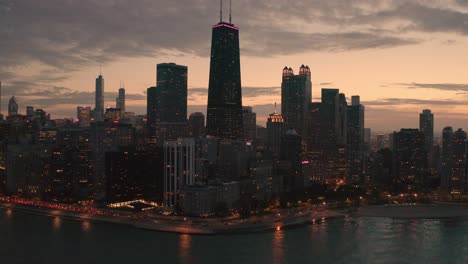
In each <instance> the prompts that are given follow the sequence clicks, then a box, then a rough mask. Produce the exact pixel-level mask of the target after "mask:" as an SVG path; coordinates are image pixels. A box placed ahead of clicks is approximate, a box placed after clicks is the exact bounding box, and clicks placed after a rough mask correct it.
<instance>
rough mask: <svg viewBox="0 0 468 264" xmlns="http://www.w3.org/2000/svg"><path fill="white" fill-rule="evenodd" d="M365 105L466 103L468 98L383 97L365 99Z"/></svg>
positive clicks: (442, 104)
mask: <svg viewBox="0 0 468 264" xmlns="http://www.w3.org/2000/svg"><path fill="white" fill-rule="evenodd" d="M362 104H363V105H364V106H393V105H438V106H444V105H448V106H450V105H453V106H455V105H466V104H468V100H430V99H414V98H383V99H379V100H372V101H364V102H362Z"/></svg>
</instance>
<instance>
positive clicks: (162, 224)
mask: <svg viewBox="0 0 468 264" xmlns="http://www.w3.org/2000/svg"><path fill="white" fill-rule="evenodd" d="M0 207H4V208H8V209H10V210H17V211H22V212H26V213H34V214H40V215H46V216H51V217H62V218H65V219H70V220H76V221H96V222H105V223H111V224H119V225H127V226H133V227H135V228H140V229H146V230H152V231H159V232H171V233H180V234H191V235H225V234H244V233H252V232H267V231H274V230H281V229H285V228H289V227H293V226H299V225H306V224H314V223H320V222H321V221H324V220H326V219H330V218H337V217H345V215H346V212H345V211H343V210H328V209H325V208H321V209H315V208H313V207H304V208H302V210H297V209H296V210H293V211H288V213H285V212H286V210H281V212H282V214H268V215H262V216H252V217H249V218H245V219H242V218H234V219H222V218H187V217H181V216H176V217H174V216H164V215H157V216H155V215H141V214H116V213H114V212H112V211H106V210H102V209H101V210H98V209H95V210H94V209H93V210H91V209H89V210H76V209H75V208H74V207H70V208H73V209H72V210H70V208H68V207H63V206H56V207H57V208H48V207H45V206H43V207H35V206H31V205H25V204H22V203H13V202H7V201H0ZM61 207H63V208H61Z"/></svg>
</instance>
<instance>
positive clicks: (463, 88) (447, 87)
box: [396, 82, 468, 91]
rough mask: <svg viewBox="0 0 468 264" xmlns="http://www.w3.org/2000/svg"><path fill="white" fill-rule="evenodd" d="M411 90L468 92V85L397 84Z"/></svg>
mask: <svg viewBox="0 0 468 264" xmlns="http://www.w3.org/2000/svg"><path fill="white" fill-rule="evenodd" d="M396 85H399V86H406V87H407V88H409V89H436V90H443V91H468V84H466V83H415V82H413V83H396Z"/></svg>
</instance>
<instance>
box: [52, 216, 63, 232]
mask: <svg viewBox="0 0 468 264" xmlns="http://www.w3.org/2000/svg"><path fill="white" fill-rule="evenodd" d="M61 225H62V219H61V218H60V217H59V216H56V217H55V218H54V220H53V221H52V226H53V227H54V231H60V226H61Z"/></svg>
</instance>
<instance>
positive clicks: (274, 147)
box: [266, 110, 286, 158]
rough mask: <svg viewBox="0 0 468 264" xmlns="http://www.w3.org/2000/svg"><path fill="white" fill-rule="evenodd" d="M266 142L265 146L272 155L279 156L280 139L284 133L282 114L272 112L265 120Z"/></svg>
mask: <svg viewBox="0 0 468 264" xmlns="http://www.w3.org/2000/svg"><path fill="white" fill-rule="evenodd" d="M266 129H267V142H266V147H267V149H268V150H269V151H270V152H271V154H272V156H273V157H276V158H277V157H279V154H280V150H281V139H282V137H283V136H284V133H286V128H285V124H284V118H283V116H282V115H280V114H278V113H276V110H275V112H273V113H272V114H271V115H270V116H269V117H268V121H267V128H266Z"/></svg>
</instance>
